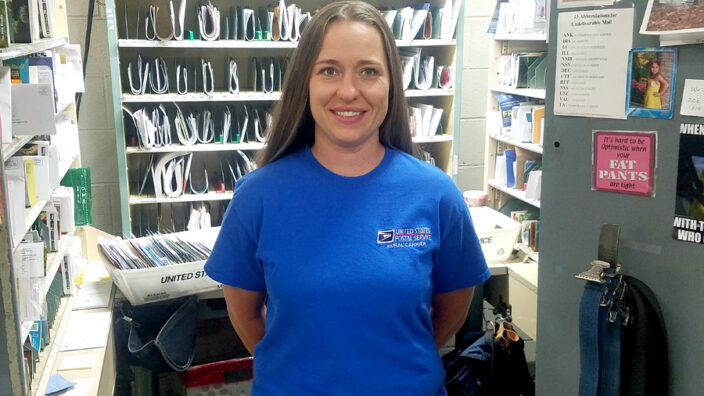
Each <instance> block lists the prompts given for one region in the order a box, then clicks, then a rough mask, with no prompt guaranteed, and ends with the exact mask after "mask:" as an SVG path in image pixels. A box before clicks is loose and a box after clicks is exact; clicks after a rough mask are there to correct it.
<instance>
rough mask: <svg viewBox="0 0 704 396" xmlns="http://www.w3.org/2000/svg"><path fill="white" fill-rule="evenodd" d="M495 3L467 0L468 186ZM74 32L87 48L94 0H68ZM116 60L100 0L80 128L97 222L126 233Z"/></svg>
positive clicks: (480, 167)
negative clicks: (115, 114) (119, 163)
mask: <svg viewBox="0 0 704 396" xmlns="http://www.w3.org/2000/svg"><path fill="white" fill-rule="evenodd" d="M494 6H495V3H494V2H493V1H487V0H465V15H464V37H463V38H462V40H461V42H462V44H463V60H462V70H461V71H458V73H460V72H461V73H462V92H461V93H457V95H458V96H457V100H460V101H461V111H460V139H459V141H460V147H459V158H458V159H459V167H458V180H457V184H458V186H459V188H460V189H461V190H462V191H465V190H475V189H482V186H483V175H484V138H485V123H484V111H485V109H486V98H487V94H486V90H487V81H488V75H487V73H488V67H489V40H490V36H489V35H488V34H486V28H487V26H488V24H489V21H490V19H491V15H492V14H493V11H494ZM67 7H68V18H69V26H70V31H69V36H70V41H71V42H72V43H76V44H80V45H81V48H82V50H83V49H85V43H84V41H85V34H86V33H85V32H86V25H87V21H88V0H71V1H67ZM112 109H113V104H112V93H111V84H110V66H109V60H108V44H107V32H106V23H105V6H104V3H103V2H101V1H96V4H95V12H94V17H93V31H92V35H91V47H90V53H89V56H88V59H87V70H86V93H85V94H84V95H83V99H82V103H81V109H80V115H79V124H78V126H79V130H80V142H81V160H82V164H83V166H85V167H90V168H91V177H92V189H93V224H94V226H95V227H97V228H99V229H100V230H103V231H105V232H108V233H111V234H120V233H121V226H120V191H119V186H118V180H117V155H116V153H117V149H116V147H115V135H114V126H113V115H112Z"/></svg>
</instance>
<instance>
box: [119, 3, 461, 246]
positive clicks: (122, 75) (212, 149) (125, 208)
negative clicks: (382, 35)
mask: <svg viewBox="0 0 704 396" xmlns="http://www.w3.org/2000/svg"><path fill="white" fill-rule="evenodd" d="M184 1H185V3H184ZM328 3H329V2H327V1H322V0H300V1H295V2H293V1H281V0H274V1H271V0H268V1H261V0H250V1H244V2H235V3H233V2H232V1H230V0H212V1H208V2H194V1H193V0H183V1H182V0H173V2H172V1H171V0H106V2H105V7H106V15H108V18H107V23H108V36H109V37H108V43H109V51H110V62H111V71H112V72H113V75H112V86H113V88H114V89H113V92H112V94H113V105H114V112H115V114H120V115H121V116H119V117H116V122H115V133H116V141H117V142H118V145H117V146H118V147H117V150H118V153H117V157H118V177H119V182H120V184H121V186H122V188H121V196H120V203H121V209H122V223H123V224H122V233H123V235H124V236H126V237H127V236H129V235H130V234H131V233H133V234H135V235H144V233H145V232H147V230H148V231H152V230H154V229H155V227H157V226H159V227H158V229H160V230H165V229H170V228H169V227H167V226H168V225H170V224H171V223H172V221H171V219H170V218H171V215H166V214H165V212H166V211H169V210H170V211H171V212H172V213H176V214H180V213H190V212H189V211H190V210H191V209H192V208H193V207H197V208H203V207H204V206H206V205H207V206H209V207H210V208H209V210H211V211H212V213H211V221H212V222H213V223H217V221H219V220H220V218H218V216H219V211H220V209H221V208H224V207H227V204H228V203H229V200H230V199H231V197H232V194H233V188H232V185H231V184H232V175H233V174H234V175H235V177H237V174H238V171H237V167H236V166H235V163H234V161H235V159H238V158H241V156H240V153H242V154H243V155H246V156H247V158H249V159H252V158H254V157H255V156H256V153H257V151H259V150H261V148H263V147H264V145H265V144H266V142H265V136H262V135H265V133H263V132H264V131H265V130H266V125H267V124H268V122H269V117H268V116H267V113H268V112H269V111H270V110H271V108H272V105H273V104H274V103H275V102H276V101H277V100H279V98H280V96H281V92H280V87H281V84H282V83H283V79H284V77H285V71H286V67H287V60H288V59H290V56H291V54H292V53H293V51H294V50H295V48H296V47H297V45H298V40H297V38H296V35H297V34H298V38H300V35H301V34H302V33H303V30H302V29H299V30H298V31H297V32H296V30H295V27H296V26H299V27H300V28H304V27H305V26H304V25H305V21H306V18H307V14H308V13H310V14H311V16H312V15H314V14H315V12H316V11H317V10H318V9H320V8H321V7H323V6H325V5H326V4H328ZM370 3H371V4H373V5H374V6H376V7H377V8H378V9H379V10H380V11H381V12H382V14H383V16H384V18H385V20H387V22H390V24H389V26H390V28H391V30H392V32H393V33H394V35H395V36H396V44H397V47H398V51H399V54H400V55H401V58H402V62H403V64H404V66H405V67H406V73H405V74H404V83H405V88H406V90H405V93H406V98H407V100H408V103H409V106H410V107H411V109H412V112H414V113H413V116H414V117H416V119H415V122H416V125H415V130H416V131H417V132H418V131H426V132H425V133H416V134H415V136H414V137H413V140H414V142H415V143H417V144H418V148H419V149H420V150H421V152H422V154H423V158H424V159H426V160H427V161H428V162H432V163H434V164H435V166H437V167H438V168H440V169H442V170H443V171H444V172H445V173H447V174H449V175H452V176H454V172H453V166H452V164H453V162H452V158H453V152H454V151H456V150H455V144H456V136H457V134H458V132H459V112H458V111H456V110H455V109H456V108H457V109H459V107H458V103H457V101H456V98H457V97H456V95H455V90H456V87H457V86H458V85H459V80H460V78H461V74H462V73H461V65H460V64H458V62H457V61H458V59H457V50H456V47H457V40H456V35H457V32H458V31H461V25H462V23H463V20H464V14H462V12H461V10H459V9H457V10H456V12H454V11H451V7H452V5H453V3H457V2H453V1H449V2H448V1H447V0H432V1H430V2H427V4H428V8H427V9H425V8H423V7H424V5H425V4H426V2H418V1H410V0H406V1H399V0H392V1H382V0H379V1H371V2H370ZM448 3H449V4H450V6H449V7H450V8H447V6H448ZM172 4H173V25H172V18H171V14H172V11H171V9H172V8H171V7H172ZM182 4H185V8H184V9H183V10H184V11H183V13H182V11H181V10H182V8H181V6H182ZM211 4H212V7H214V8H209V7H210V5H211ZM294 5H295V7H297V9H294V8H293V6H294ZM454 5H457V4H454ZM459 5H461V2H460V3H459ZM152 6H153V7H152ZM409 6H410V7H411V8H406V7H409ZM202 7H205V8H202ZM157 8H158V10H157ZM215 8H217V11H218V12H219V17H220V21H215V19H214V18H211V17H213V16H215V15H217V13H218V12H215ZM283 9H285V10H286V11H287V12H288V11H291V12H292V13H290V14H288V15H292V17H289V19H287V20H288V21H290V22H291V24H290V25H289V26H292V27H293V28H292V30H287V31H285V32H284V31H283V30H279V31H278V32H277V31H276V29H275V28H274V27H276V28H278V24H275V23H274V21H275V20H276V21H278V20H279V19H281V20H282V21H284V19H282V17H285V16H286V13H281V12H280V11H279V10H283ZM245 10H248V11H247V12H246V14H247V15H248V17H247V18H250V17H254V18H258V19H259V21H258V23H257V21H256V20H255V23H254V24H253V25H251V26H250V25H247V26H249V27H253V28H254V35H251V33H252V32H251V31H249V32H245V31H243V30H242V29H241V27H242V26H244V25H242V24H241V21H240V17H242V18H245V17H244V14H245ZM446 10H449V11H448V12H446V13H445V11H446ZM277 12H278V13H277ZM416 12H418V13H419V14H417V15H421V16H423V17H416V18H415V20H416V21H419V23H422V24H423V25H422V26H420V28H419V29H418V30H417V32H419V34H417V35H414V34H413V32H414V30H413V29H412V28H411V24H412V23H413V19H414V18H412V17H409V15H411V16H412V15H414V13H416ZM424 12H425V14H424ZM152 13H154V17H153V18H152V17H151V15H152ZM199 13H201V14H202V15H205V18H204V19H202V21H205V25H203V26H204V30H203V34H201V26H200V25H199V16H198V15H199ZM443 13H444V14H443ZM181 15H183V19H181ZM443 15H444V16H443ZM111 16H112V17H111ZM274 16H276V17H277V18H276V19H274V18H273V17H274ZM270 17H271V23H270ZM453 18H454V20H453ZM181 20H183V24H181ZM243 20H244V19H243ZM247 21H250V22H251V20H250V19H248V20H247ZM406 21H407V22H408V25H407V24H406ZM446 23H447V24H446ZM270 26H271V30H267V29H268V28H269V27H270ZM281 26H282V28H281V29H284V30H285V29H286V24H284V23H283V22H282V25H281ZM216 27H217V29H216ZM407 27H408V28H409V29H410V30H409V29H406V28H407ZM426 28H427V29H426ZM267 31H268V33H267ZM216 32H217V34H216ZM404 32H410V34H406V33H404ZM181 33H183V36H182V39H180V40H179V39H177V37H180V36H181ZM277 35H278V38H279V40H272V39H274V38H276V36H277ZM172 36H173V37H172ZM170 37H171V38H170ZM169 38H170V39H169ZM211 39H212V40H211ZM350 39H354V38H350ZM139 58H141V59H142V65H141V67H139V65H138V60H139ZM233 64H234V66H235V68H236V76H237V79H236V80H234V79H233V76H234V75H235V74H234V71H233V70H234V69H233ZM145 73H147V74H146V78H145ZM157 77H158V78H157ZM152 78H153V81H152ZM165 78H166V79H168V88H166V86H165V85H166V84H165ZM185 80H187V82H185ZM413 108H419V109H420V111H417V110H413ZM430 108H432V109H434V112H433V111H428V110H429V109H430ZM140 111H141V113H139V114H138V118H139V120H137V121H135V116H134V115H135V114H137V113H138V112H140ZM228 111H229V115H226V114H227V112H228ZM206 112H209V117H210V119H211V120H212V123H213V124H212V129H213V133H212V138H211V136H209V135H207V134H205V135H204V136H202V139H200V140H198V141H196V142H192V141H191V140H189V139H185V141H183V140H182V139H179V138H178V137H179V130H178V129H177V128H181V131H183V130H184V125H185V128H188V126H189V124H188V122H193V119H194V118H195V119H196V120H197V121H196V123H197V124H198V125H202V120H203V118H204V117H205V116H204V114H205V113H206ZM191 115H193V117H191ZM433 115H435V118H434V119H433V118H432V116H433ZM424 116H427V117H428V118H427V119H426V118H424ZM421 118H422V120H421ZM226 119H227V120H229V124H228V123H227V122H225V120H226ZM245 119H247V121H248V122H247V125H246V127H245V126H244V120H245ZM140 120H141V121H140ZM162 120H165V121H162ZM184 120H187V121H186V122H184ZM255 120H256V121H257V122H256V124H257V125H258V126H260V127H261V132H260V133H257V131H258V129H257V128H256V126H255ZM138 122H145V123H147V124H144V125H141V126H142V127H146V128H147V129H150V128H151V129H153V128H154V127H157V128H160V130H161V131H162V132H163V131H164V123H168V124H169V126H168V133H169V134H170V141H165V140H164V139H163V136H162V139H161V140H160V141H157V139H156V138H155V139H154V141H153V142H152V141H147V140H148V138H149V137H148V136H147V135H144V133H145V132H144V130H142V133H141V134H140V132H139V127H138ZM149 123H151V125H148V124H149ZM430 123H433V124H432V125H433V126H437V127H436V128H433V131H432V133H431V132H429V130H430V129H431V128H430ZM177 124H180V125H178V126H177ZM196 129H199V128H198V126H197V125H196ZM226 129H227V132H226ZM200 131H201V132H202V131H203V129H202V128H200ZM238 132H239V133H238ZM191 134H192V133H191ZM140 136H142V137H140ZM145 136H146V138H144V137H145ZM181 136H182V137H183V135H181ZM257 137H259V139H258V138H257ZM262 138H263V139H262ZM167 140H168V139H167ZM178 155H181V156H182V157H183V158H184V160H183V161H184V162H183V163H184V164H185V162H186V160H187V159H188V158H190V160H191V166H192V171H195V172H198V175H195V174H194V175H192V176H193V178H192V179H191V181H195V182H196V185H195V187H194V189H193V190H195V193H194V191H192V190H191V186H190V183H188V184H187V185H186V187H187V188H185V189H183V183H181V188H182V190H181V191H182V194H174V193H173V190H169V191H167V192H168V194H165V193H164V191H162V192H161V193H162V194H159V191H158V188H155V185H154V183H153V181H152V180H150V179H149V178H150V177H151V175H150V174H148V173H147V171H148V170H150V169H151V166H153V165H154V164H155V163H157V162H158V161H159V160H160V159H163V158H166V157H167V156H172V157H173V158H172V159H174V158H176V157H177V156H178ZM150 161H151V162H152V165H149V163H150ZM176 161H178V160H176ZM238 161H239V159H238ZM174 166H176V165H174ZM231 168H232V171H231ZM204 170H207V173H208V178H209V179H208V182H209V183H208V189H207V190H205V184H204V183H203V182H204V176H201V175H200V173H201V172H204ZM241 170H242V169H240V171H241ZM184 171H185V168H184ZM189 171H190V170H189ZM203 175H204V173H203ZM215 176H218V177H215ZM171 182H174V183H175V181H174V179H173V178H172V179H171ZM222 184H224V187H225V188H224V190H223V189H222V188H217V187H218V186H220V187H222ZM222 211H224V210H222ZM164 219H166V220H164ZM137 222H138V224H137ZM173 223H175V224H177V226H176V227H171V228H173V229H175V230H176V231H178V230H180V229H179V226H178V225H179V224H181V223H183V222H179V221H175V222H173Z"/></svg>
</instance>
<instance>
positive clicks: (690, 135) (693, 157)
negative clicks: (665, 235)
mask: <svg viewBox="0 0 704 396" xmlns="http://www.w3.org/2000/svg"><path fill="white" fill-rule="evenodd" d="M672 237H673V238H674V239H676V240H679V241H686V242H694V243H704V124H685V123H683V124H680V151H679V158H678V162H677V189H676V197H675V221H674V229H673V231H672Z"/></svg>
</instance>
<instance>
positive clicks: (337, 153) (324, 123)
mask: <svg viewBox="0 0 704 396" xmlns="http://www.w3.org/2000/svg"><path fill="white" fill-rule="evenodd" d="M350 37H356V38H358V39H355V40H349V38H350ZM309 90H310V92H309V101H310V110H311V113H312V114H313V119H314V120H315V144H314V145H313V147H312V148H311V150H312V152H313V155H314V156H315V158H316V159H317V160H318V161H319V162H320V163H321V164H322V165H323V166H325V167H326V168H328V169H329V170H331V171H332V172H334V173H337V174H339V175H343V176H360V175H363V174H365V173H367V172H369V171H371V170H372V169H374V168H375V167H376V166H377V165H378V164H379V163H380V162H381V159H382V158H383V157H384V146H383V145H382V144H381V143H380V142H379V126H380V125H381V123H382V122H383V121H384V118H385V117H386V112H387V109H388V98H389V72H388V67H387V66H386V57H385V55H384V47H383V45H382V41H381V35H380V34H379V32H378V31H377V30H376V29H375V28H373V27H371V26H369V25H367V24H365V23H362V22H335V23H333V24H331V25H329V26H328V28H327V31H326V34H325V38H324V39H323V45H322V46H321V48H320V52H319V53H318V59H316V61H315V66H314V67H313V73H312V75H311V77H310V88H309Z"/></svg>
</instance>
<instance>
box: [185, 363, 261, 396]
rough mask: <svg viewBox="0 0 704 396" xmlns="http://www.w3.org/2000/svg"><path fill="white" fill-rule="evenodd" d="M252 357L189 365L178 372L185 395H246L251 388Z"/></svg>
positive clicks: (249, 392)
mask: <svg viewBox="0 0 704 396" xmlns="http://www.w3.org/2000/svg"><path fill="white" fill-rule="evenodd" d="M252 366H253V359H252V358H251V357H245V358H239V359H230V360H223V361H220V362H214V363H206V364H201V365H199V366H191V367H190V368H188V370H186V371H184V372H183V373H181V374H180V377H181V383H182V384H183V385H184V386H185V387H186V395H187V396H207V395H218V396H248V395H250V394H251V390H252V378H253V371H252Z"/></svg>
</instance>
